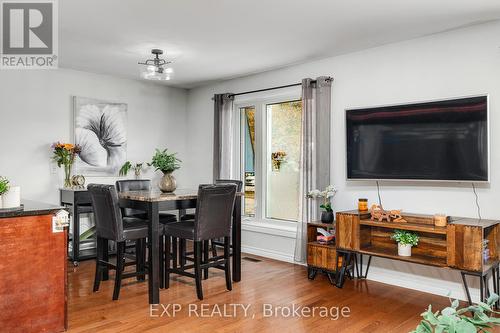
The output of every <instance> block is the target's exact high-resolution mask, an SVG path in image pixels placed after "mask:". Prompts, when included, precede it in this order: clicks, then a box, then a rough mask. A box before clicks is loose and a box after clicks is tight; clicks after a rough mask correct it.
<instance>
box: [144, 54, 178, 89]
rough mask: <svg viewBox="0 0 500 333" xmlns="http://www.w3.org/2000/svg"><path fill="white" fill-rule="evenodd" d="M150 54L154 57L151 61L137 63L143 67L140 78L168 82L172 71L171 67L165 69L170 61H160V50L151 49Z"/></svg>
mask: <svg viewBox="0 0 500 333" xmlns="http://www.w3.org/2000/svg"><path fill="white" fill-rule="evenodd" d="M151 53H152V54H153V55H154V56H155V57H154V58H153V59H148V60H146V61H144V62H139V65H144V66H145V67H144V68H143V69H142V70H141V77H142V78H143V79H146V80H158V81H168V80H170V79H171V77H172V74H173V72H174V70H173V69H172V67H165V66H167V65H168V64H171V63H172V62H171V61H166V60H165V59H160V55H162V54H163V51H162V50H160V49H152V50H151Z"/></svg>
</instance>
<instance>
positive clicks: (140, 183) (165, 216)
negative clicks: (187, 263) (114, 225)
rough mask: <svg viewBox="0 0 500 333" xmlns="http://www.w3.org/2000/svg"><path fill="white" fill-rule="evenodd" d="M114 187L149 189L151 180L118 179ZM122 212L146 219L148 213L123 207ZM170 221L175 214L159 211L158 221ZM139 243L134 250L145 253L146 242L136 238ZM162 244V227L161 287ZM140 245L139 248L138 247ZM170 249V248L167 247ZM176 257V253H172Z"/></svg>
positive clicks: (164, 222)
mask: <svg viewBox="0 0 500 333" xmlns="http://www.w3.org/2000/svg"><path fill="white" fill-rule="evenodd" d="M116 188H117V190H118V192H128V191H149V190H150V189H151V181H150V180H149V179H126V180H118V181H117V182H116ZM122 214H123V216H126V217H134V218H139V219H142V220H146V221H147V220H148V214H147V213H146V212H145V211H142V210H137V209H133V208H123V209H122ZM172 222H177V216H176V215H175V214H170V213H166V212H160V223H161V224H163V225H165V224H166V223H172ZM138 242H139V243H140V244H139V246H136V252H137V251H140V252H139V253H141V254H145V253H146V243H144V244H143V243H142V242H143V241H142V240H138ZM164 245H165V240H164V237H163V229H162V232H161V233H160V243H159V248H160V258H161V260H160V287H161V288H163V281H164V276H163V274H164V271H165V269H164V267H163V263H164V259H163V258H164V252H165V250H164ZM139 247H140V249H139ZM174 249H175V251H177V244H174ZM169 250H170V249H169ZM174 255H175V256H176V257H177V253H175V254H174ZM143 260H144V261H146V259H145V258H144V259H143ZM143 278H144V277H143V276H140V279H143Z"/></svg>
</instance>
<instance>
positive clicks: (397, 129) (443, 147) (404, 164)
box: [346, 96, 489, 182]
mask: <svg viewBox="0 0 500 333" xmlns="http://www.w3.org/2000/svg"><path fill="white" fill-rule="evenodd" d="M346 126H347V179H350V180H356V179H357V180H360V179H373V180H436V181H468V182H488V181H489V156H488V154H489V145H488V97H487V96H478V97H467V98H459V99H450V100H442V101H436V102H425V103H415V104H404V105H392V106H382V107H372V108H364V109H349V110H346Z"/></svg>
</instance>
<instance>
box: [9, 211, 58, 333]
mask: <svg viewBox="0 0 500 333" xmlns="http://www.w3.org/2000/svg"><path fill="white" fill-rule="evenodd" d="M66 237H67V232H66V230H65V231H64V232H57V233H53V232H52V214H51V213H50V214H45V215H32V216H21V217H9V218H1V217H0V272H2V278H1V282H0V327H1V328H0V331H2V332H11V333H12V332H62V331H64V330H65V326H66V265H67V262H66V260H67V259H66Z"/></svg>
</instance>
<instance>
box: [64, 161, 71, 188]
mask: <svg viewBox="0 0 500 333" xmlns="http://www.w3.org/2000/svg"><path fill="white" fill-rule="evenodd" d="M71 186H72V185H71V164H65V165H64V187H66V188H70V187H71Z"/></svg>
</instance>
